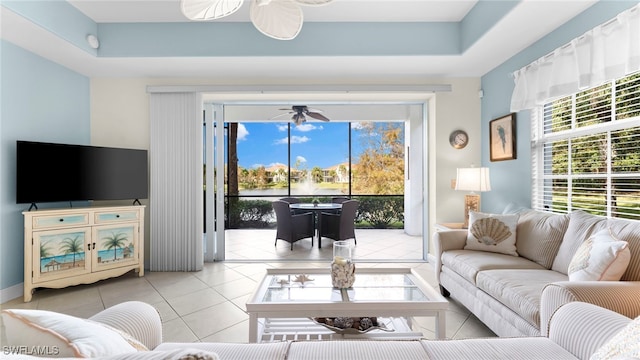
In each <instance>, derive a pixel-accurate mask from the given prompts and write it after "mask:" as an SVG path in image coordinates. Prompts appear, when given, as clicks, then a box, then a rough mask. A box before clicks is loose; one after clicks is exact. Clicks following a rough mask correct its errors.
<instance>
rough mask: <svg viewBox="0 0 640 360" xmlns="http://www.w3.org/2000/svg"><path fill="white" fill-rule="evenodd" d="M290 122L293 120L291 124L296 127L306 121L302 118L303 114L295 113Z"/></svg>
mask: <svg viewBox="0 0 640 360" xmlns="http://www.w3.org/2000/svg"><path fill="white" fill-rule="evenodd" d="M291 120H293V122H294V123H295V124H296V126H298V125H300V124H302V123H303V122H305V121H307V118H306V117H305V116H304V114H303V113H295V114H293V116H292V117H291Z"/></svg>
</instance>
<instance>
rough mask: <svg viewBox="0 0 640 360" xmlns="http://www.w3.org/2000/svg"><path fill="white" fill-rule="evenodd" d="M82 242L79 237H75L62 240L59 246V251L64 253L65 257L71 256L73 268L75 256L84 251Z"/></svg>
mask: <svg viewBox="0 0 640 360" xmlns="http://www.w3.org/2000/svg"><path fill="white" fill-rule="evenodd" d="M83 245H84V241H83V240H82V239H81V238H80V235H76V236H75V237H74V238H70V237H67V238H64V239H62V246H60V250H62V251H63V252H64V254H65V255H67V254H73V263H72V264H73V265H72V266H73V267H75V266H76V254H77V253H80V252H83V251H84V247H83Z"/></svg>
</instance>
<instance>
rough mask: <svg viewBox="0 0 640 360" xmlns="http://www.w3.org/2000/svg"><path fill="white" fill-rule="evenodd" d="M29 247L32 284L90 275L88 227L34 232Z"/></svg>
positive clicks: (89, 232) (89, 230) (89, 229)
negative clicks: (31, 259)
mask: <svg viewBox="0 0 640 360" xmlns="http://www.w3.org/2000/svg"><path fill="white" fill-rule="evenodd" d="M33 246H34V248H33V250H34V251H33V264H34V265H35V266H33V270H34V274H33V282H34V283H40V282H43V281H49V280H54V279H62V278H66V277H72V276H78V275H82V274H87V273H90V272H91V258H90V253H89V250H90V248H89V247H90V246H91V228H90V227H79V228H74V229H64V230H48V231H34V233H33ZM38 249H39V251H38Z"/></svg>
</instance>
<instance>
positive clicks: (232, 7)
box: [180, 0, 244, 21]
mask: <svg viewBox="0 0 640 360" xmlns="http://www.w3.org/2000/svg"><path fill="white" fill-rule="evenodd" d="M243 2H244V0H181V1H180V10H182V14H184V16H185V17H187V19H189V20H196V21H206V20H215V19H220V18H223V17H225V16H229V15H231V14H233V13H234V12H236V11H238V9H240V7H241V6H242V3H243Z"/></svg>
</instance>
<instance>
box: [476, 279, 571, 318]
mask: <svg viewBox="0 0 640 360" xmlns="http://www.w3.org/2000/svg"><path fill="white" fill-rule="evenodd" d="M566 280H567V276H566V275H564V274H561V273H558V272H556V271H552V270H546V269H543V270H531V269H501V270H485V271H481V272H479V273H478V277H477V280H476V284H477V286H478V288H479V289H480V290H482V291H484V292H486V293H487V294H489V295H491V296H492V297H493V298H495V299H496V300H498V301H500V302H501V303H502V304H504V305H505V306H506V307H508V308H509V309H511V310H513V311H514V312H516V313H518V314H520V316H522V318H524V319H525V320H527V321H528V322H530V323H531V324H533V325H536V327H537V326H539V324H540V297H541V296H542V289H543V288H544V287H545V286H546V285H547V284H549V283H551V282H555V281H566Z"/></svg>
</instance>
